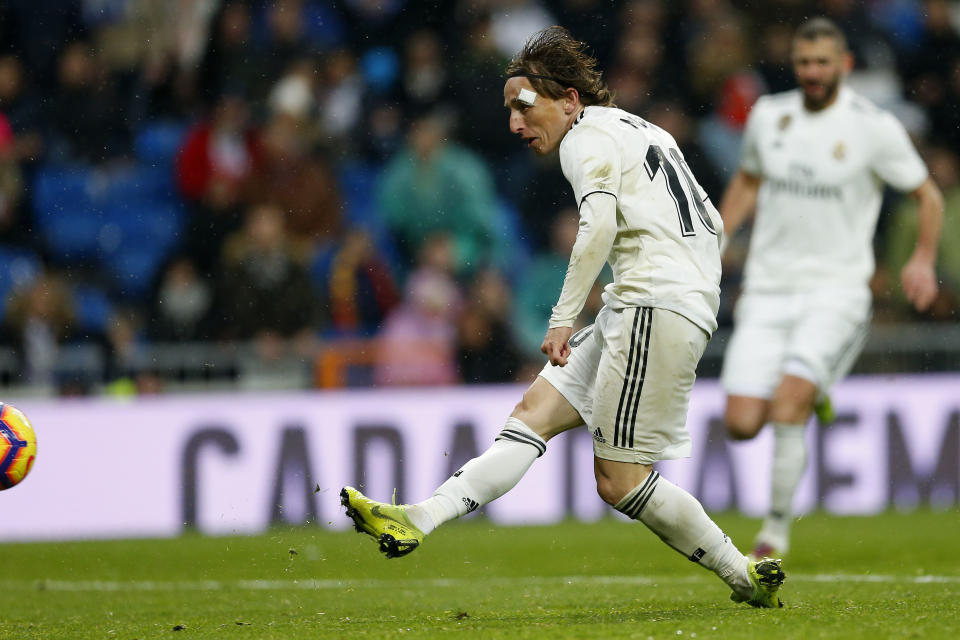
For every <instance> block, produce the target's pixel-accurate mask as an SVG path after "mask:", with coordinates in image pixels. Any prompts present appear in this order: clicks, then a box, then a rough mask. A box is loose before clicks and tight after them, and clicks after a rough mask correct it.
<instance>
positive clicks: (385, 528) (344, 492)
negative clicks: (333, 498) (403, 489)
mask: <svg viewBox="0 0 960 640" xmlns="http://www.w3.org/2000/svg"><path fill="white" fill-rule="evenodd" d="M340 504H342V505H343V506H345V507H346V508H347V517H348V518H350V519H351V520H353V526H354V527H355V528H356V530H357V531H358V532H360V533H365V534H367V535H368V536H370V537H371V538H373V539H374V540H376V541H377V542H378V543H379V544H380V552H381V553H383V554H384V555H386V556H387V557H388V558H399V557H401V556H405V555H407V554H408V553H410V552H411V551H413V550H414V549H416V548H417V547H419V546H420V543H421V542H423V537H424V536H423V532H422V531H420V529H418V528H416V527H415V526H414V525H413V523H411V522H410V520H409V519H408V518H407V515H406V513H404V509H405V507H404V506H403V505H393V504H386V503H385V502H376V501H374V500H371V499H370V498H368V497H366V496H365V495H363V494H362V493H360V492H359V491H357V490H356V489H354V488H353V487H344V488H343V489H341V490H340Z"/></svg>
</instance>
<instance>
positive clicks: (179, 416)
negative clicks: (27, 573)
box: [0, 375, 960, 540]
mask: <svg viewBox="0 0 960 640" xmlns="http://www.w3.org/2000/svg"><path fill="white" fill-rule="evenodd" d="M958 389H960V376H953V375H936V376H916V377H909V376H898V377H860V378H852V379H849V380H847V381H845V382H844V383H843V384H842V385H840V386H839V387H838V388H837V389H835V393H834V405H835V407H836V409H837V413H838V420H837V422H836V423H835V424H834V425H832V426H831V427H829V428H826V429H820V428H818V427H811V428H809V429H808V430H807V436H808V439H809V442H810V452H811V455H810V464H809V466H808V469H807V472H806V475H805V476H804V479H803V482H802V484H801V487H800V490H799V492H798V495H797V497H796V506H797V508H798V509H799V510H800V511H809V510H812V509H816V508H822V509H826V510H827V511H829V512H832V513H838V514H867V513H875V512H877V511H881V510H884V509H887V508H889V507H898V508H911V507H913V506H916V505H917V504H926V503H930V504H934V505H953V504H957V503H958V489H960V471H958V469H960V399H958V398H960V394H958V393H957V390H958ZM522 391H523V387H522V386H513V385H510V386H497V387H450V388H435V389H385V390H362V391H343V392H296V393H293V392H291V393H272V394H267V393H263V394H235V395H225V394H224V395H203V396H158V397H151V398H141V399H137V400H132V401H118V400H113V399H106V398H97V399H76V400H72V399H71V400H58V401H44V402H40V401H22V402H16V401H14V404H16V405H17V406H18V407H20V408H21V409H22V410H23V411H24V412H25V413H26V414H27V415H28V416H29V417H30V419H31V420H32V422H33V424H34V426H35V428H36V431H37V434H38V443H39V448H38V455H37V460H36V463H35V465H34V468H33V470H32V472H31V473H30V475H29V476H28V477H27V478H26V479H25V480H24V482H23V483H22V484H21V485H19V486H17V487H14V488H13V489H10V490H7V491H3V492H0V540H40V539H79V538H115V537H143V536H150V537H163V536H175V535H178V534H179V533H180V532H181V531H183V530H184V529H185V528H187V527H195V528H196V529H198V530H200V531H202V532H204V533H208V534H234V533H241V534H242V533H256V532H261V531H263V530H264V529H266V528H267V527H269V526H270V524H271V523H275V522H291V523H302V522H311V523H316V524H317V526H320V527H324V528H333V529H342V528H345V527H347V526H348V522H347V520H346V518H344V516H343V514H342V508H341V507H340V505H339V500H338V491H339V489H340V487H341V486H342V485H344V484H354V485H355V486H362V487H363V489H364V491H365V492H366V493H368V495H370V496H372V497H375V498H378V499H381V500H390V497H391V494H392V493H393V490H394V488H396V489H397V500H398V501H402V502H411V501H417V500H421V499H423V498H425V497H428V496H429V495H430V493H431V492H432V490H433V489H434V488H435V487H436V486H437V485H438V484H439V483H440V482H442V481H443V480H445V479H446V478H447V477H448V476H449V475H450V474H451V473H452V472H453V471H456V469H457V468H458V467H459V466H460V465H461V464H462V463H463V462H465V461H466V460H468V459H469V458H471V457H473V456H474V455H476V454H477V453H479V452H481V451H483V450H484V449H485V448H486V447H487V446H488V445H489V443H490V442H491V441H492V439H493V437H494V436H495V435H496V433H497V432H498V431H499V430H500V428H501V427H502V425H503V421H504V419H505V418H506V416H507V415H508V414H509V413H510V411H511V410H512V408H513V406H514V405H515V404H516V402H517V401H518V400H519V398H520V395H521V393H522ZM722 409H723V395H722V392H721V390H720V388H719V386H718V385H717V383H716V381H713V380H702V381H700V382H698V383H697V386H696V388H695V390H694V394H693V398H692V401H691V406H690V412H689V420H688V427H689V429H690V432H691V435H692V437H693V440H694V457H693V458H691V459H689V460H680V461H671V462H667V463H662V464H660V465H659V466H658V468H659V469H660V471H661V473H663V474H664V475H665V476H666V477H668V478H670V479H671V480H672V481H673V482H675V483H677V484H679V485H681V486H683V487H684V488H686V489H688V490H689V491H691V492H692V493H694V494H695V495H697V496H698V497H699V498H700V499H701V500H702V501H703V503H704V505H705V507H706V508H707V509H708V510H714V511H715V510H723V509H737V510H740V511H742V512H744V513H747V514H751V515H760V514H762V513H763V511H764V510H765V506H766V502H767V499H768V486H769V481H768V475H767V474H768V471H767V470H766V467H767V465H768V464H769V462H768V461H769V459H770V454H769V452H770V447H771V441H770V433H769V430H768V429H765V430H764V431H762V432H761V434H760V435H759V436H758V437H757V438H756V439H754V440H752V441H749V442H744V443H731V442H728V441H727V440H726V438H725V437H724V435H723V428H722V425H721V424H720V420H719V418H720V415H721V413H722ZM591 442H592V441H591V439H590V436H589V434H588V433H587V432H586V430H585V429H578V430H575V431H572V432H570V433H567V434H565V435H562V436H560V437H558V438H556V439H554V440H553V441H551V442H550V444H549V446H548V448H547V453H546V454H545V455H544V456H543V457H542V458H540V459H539V460H537V462H536V463H535V464H534V466H533V468H532V469H531V471H530V472H529V473H528V474H527V476H526V477H524V479H523V480H522V481H521V482H520V484H519V485H518V486H517V487H516V488H515V489H514V490H513V491H511V492H510V493H508V494H507V495H506V496H504V497H503V498H501V499H499V500H497V501H495V502H493V503H491V504H490V505H488V506H487V507H486V508H485V509H483V510H482V511H483V513H484V514H485V515H486V516H487V517H489V518H490V519H491V520H492V521H493V522H496V523H505V524H531V523H551V522H556V521H558V520H560V519H562V518H565V517H568V516H573V517H576V518H579V519H582V520H593V519H597V518H602V517H609V515H610V513H611V511H610V509H609V508H608V507H606V506H605V505H604V504H603V503H602V502H601V501H600V499H599V498H598V497H597V495H596V491H595V485H594V480H593V466H592V445H591Z"/></svg>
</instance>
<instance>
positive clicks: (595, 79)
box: [507, 27, 614, 107]
mask: <svg viewBox="0 0 960 640" xmlns="http://www.w3.org/2000/svg"><path fill="white" fill-rule="evenodd" d="M507 76H509V77H513V76H526V77H527V78H528V79H529V80H530V84H531V85H532V86H533V88H534V89H535V90H536V92H537V93H539V94H541V95H545V96H547V97H549V98H552V99H554V100H556V99H558V98H560V97H562V96H563V92H564V91H565V90H566V89H567V88H569V87H573V88H574V89H576V90H577V92H578V93H579V94H580V102H582V103H583V104H585V105H587V106H591V105H597V106H601V107H612V106H614V104H613V94H612V93H611V92H610V89H608V88H607V84H606V83H605V82H604V81H603V78H602V77H601V76H602V74H601V72H600V71H598V70H597V61H596V59H595V58H593V56H591V55H590V54H588V53H587V45H586V44H584V43H583V42H580V41H579V40H575V39H574V38H573V36H571V35H570V32H569V31H567V30H566V29H564V28H563V27H548V28H546V29H544V30H543V31H540V32H538V33H535V34H533V35H532V36H530V39H529V40H527V44H525V45H524V47H523V49H521V50H520V52H519V53H518V54H517V55H515V56H514V57H513V60H511V61H510V64H508V65H507ZM536 76H548V77H549V79H547V78H539V77H536Z"/></svg>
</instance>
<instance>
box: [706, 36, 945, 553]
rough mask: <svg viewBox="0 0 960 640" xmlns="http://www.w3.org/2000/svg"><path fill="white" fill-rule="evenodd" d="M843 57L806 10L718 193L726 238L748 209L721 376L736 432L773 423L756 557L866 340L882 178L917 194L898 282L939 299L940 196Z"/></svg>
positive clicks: (924, 302)
mask: <svg viewBox="0 0 960 640" xmlns="http://www.w3.org/2000/svg"><path fill="white" fill-rule="evenodd" d="M852 64H853V63H852V59H851V56H850V54H849V53H848V51H847V46H846V40H845V38H844V36H843V33H842V32H841V31H840V30H839V29H838V28H837V26H836V25H835V24H834V23H832V22H831V21H829V20H827V19H825V18H814V19H811V20H809V21H808V22H806V23H804V24H803V25H801V26H800V27H799V28H798V30H797V32H796V34H795V37H794V42H793V67H794V73H795V75H796V78H797V84H798V85H799V88H798V89H795V90H793V91H788V92H785V93H780V94H776V95H771V96H766V97H763V98H761V99H760V100H759V101H758V102H757V104H756V105H755V106H754V108H753V110H752V112H751V113H750V117H749V119H748V121H747V127H746V132H745V134H744V139H743V150H742V157H741V161H740V169H739V171H738V172H737V174H736V175H735V176H734V177H733V180H732V181H731V183H730V185H729V186H728V187H727V190H726V192H725V193H724V195H723V199H722V201H721V203H720V213H721V215H722V217H723V222H724V227H725V229H726V233H727V236H728V237H729V236H730V235H732V234H733V233H734V232H735V231H736V229H737V228H738V227H739V226H740V225H741V224H742V223H743V222H744V220H745V219H746V218H747V216H748V215H750V214H751V213H752V212H753V211H754V210H755V211H756V220H755V221H754V225H753V232H752V233H753V235H752V238H751V242H750V251H749V254H748V256H747V263H746V268H745V281H744V287H743V295H742V297H741V298H740V300H739V301H738V302H737V307H736V311H735V314H734V325H735V328H734V333H733V336H732V337H731V339H730V343H729V345H728V347H727V351H726V357H725V358H724V363H723V372H722V374H721V379H722V382H723V386H724V389H725V390H726V393H727V408H726V412H725V422H726V425H727V430H728V432H729V434H730V436H731V437H732V438H734V439H738V440H741V439H747V438H752V437H754V436H755V435H756V434H757V432H759V431H760V429H761V428H762V427H763V426H764V424H766V423H767V422H768V421H769V422H771V423H772V424H773V430H774V452H773V469H772V491H771V500H770V511H769V513H768V515H767V517H766V518H765V520H764V523H763V526H762V528H761V530H760V532H759V534H758V535H757V538H756V540H755V544H754V552H753V554H754V556H765V555H774V554H784V553H786V552H787V550H788V547H789V544H790V524H791V520H792V518H791V505H792V502H793V494H794V492H795V490H796V488H797V485H798V484H799V483H800V478H801V477H802V476H803V470H804V467H805V466H806V462H807V451H806V440H805V438H804V429H805V426H806V423H807V420H808V419H809V417H810V414H811V413H812V412H814V410H815V409H816V413H817V417H818V418H819V420H820V422H821V423H823V424H825V423H828V422H829V421H830V420H831V419H832V418H830V416H829V414H830V413H832V411H831V410H829V409H828V407H829V396H828V395H827V393H828V391H829V389H830V386H831V385H832V384H833V383H834V382H835V381H836V380H838V379H840V378H841V377H843V376H844V375H846V373H847V372H848V371H849V369H850V367H851V366H852V364H853V361H854V360H855V359H856V357H857V355H859V353H860V349H861V348H862V347H863V343H864V341H865V338H866V330H867V327H868V324H869V322H870V304H871V300H870V289H869V287H868V281H869V279H870V276H871V275H872V274H873V268H874V263H873V249H872V245H871V242H872V239H873V234H874V230H875V228H876V225H877V216H878V214H879V211H880V203H881V200H882V197H883V183H884V182H885V183H887V184H890V185H891V186H893V187H895V188H897V189H899V190H901V191H906V192H909V193H910V194H911V195H912V196H913V197H914V198H916V200H917V203H918V212H919V235H918V238H917V245H916V249H915V251H914V252H913V255H912V257H911V258H910V260H909V262H908V263H907V264H906V266H905V267H904V268H903V272H902V273H901V281H902V284H903V289H904V292H905V293H906V295H907V297H908V298H909V299H910V301H911V302H912V303H913V305H914V306H915V307H916V308H917V309H918V310H923V309H926V308H927V307H928V306H929V305H930V303H931V302H932V301H933V299H934V298H935V297H936V295H937V280H936V275H935V273H934V261H935V258H936V253H937V243H938V241H939V237H940V225H941V220H942V216H943V198H942V196H941V195H940V191H939V190H938V189H937V187H936V185H934V183H933V180H931V179H930V178H929V176H928V175H927V169H926V167H925V166H924V164H923V162H922V161H921V159H920V157H919V156H918V155H917V152H916V150H914V148H913V145H912V144H911V143H910V140H909V138H908V137H907V133H906V131H904V128H903V126H902V125H901V124H900V123H899V122H898V121H897V120H896V118H894V117H893V116H892V115H891V114H889V113H887V112H886V111H883V110H881V109H878V108H877V107H875V106H873V105H872V104H870V103H869V102H868V101H867V100H865V99H864V98H862V97H861V96H859V95H857V94H856V93H854V92H853V91H852V90H850V89H849V88H846V87H844V86H843V84H842V80H843V77H844V76H845V75H846V73H847V72H848V71H849V70H850V69H851V67H852Z"/></svg>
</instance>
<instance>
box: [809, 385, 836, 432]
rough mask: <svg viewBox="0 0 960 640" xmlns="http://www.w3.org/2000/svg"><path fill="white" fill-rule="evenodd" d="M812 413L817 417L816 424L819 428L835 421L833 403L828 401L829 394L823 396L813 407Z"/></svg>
mask: <svg viewBox="0 0 960 640" xmlns="http://www.w3.org/2000/svg"><path fill="white" fill-rule="evenodd" d="M813 413H814V415H816V416H817V422H819V423H820V426H821V427H826V426H827V425H831V424H833V421H834V420H836V419H837V414H836V412H835V411H834V410H833V402H831V401H830V396H829V394H826V393H825V394H823V395H822V396H820V397H819V398H817V401H816V402H815V403H814V405H813Z"/></svg>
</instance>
